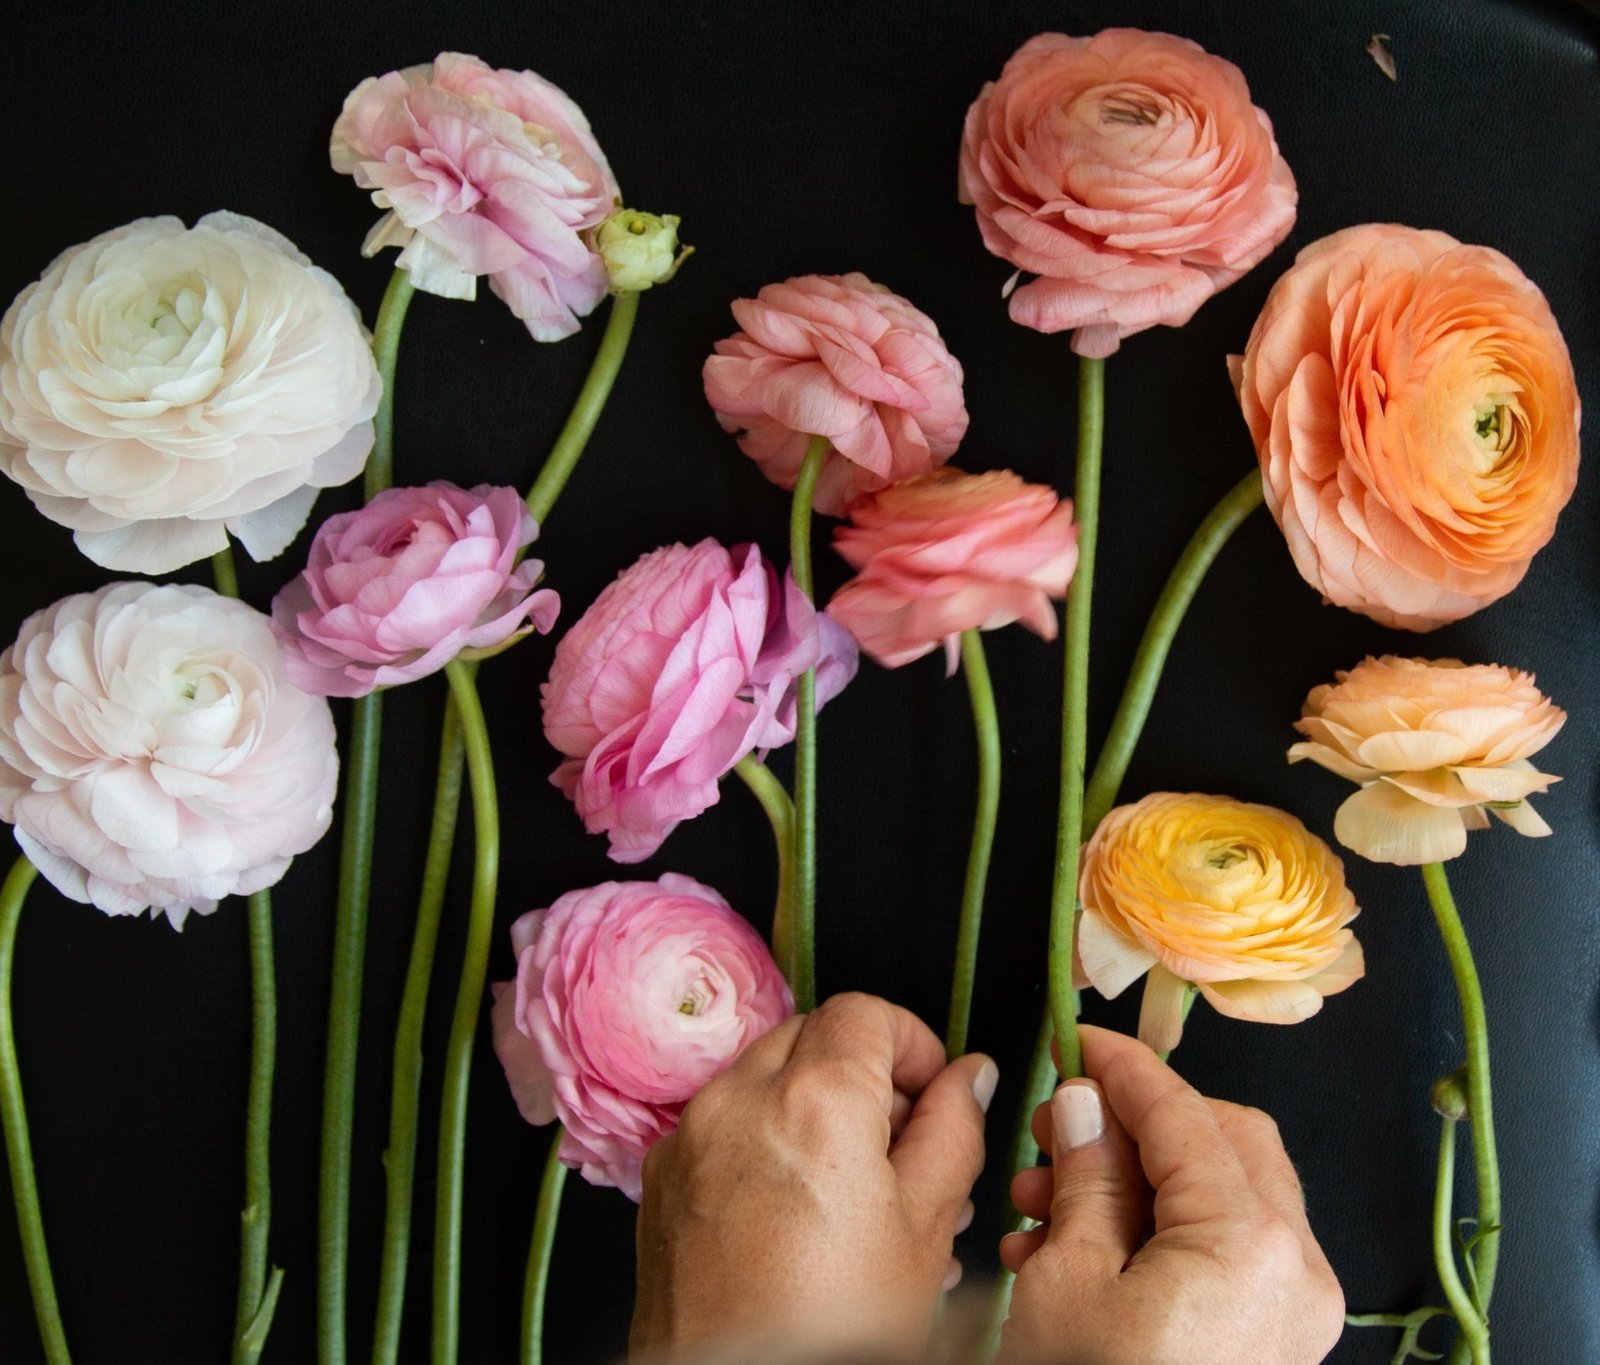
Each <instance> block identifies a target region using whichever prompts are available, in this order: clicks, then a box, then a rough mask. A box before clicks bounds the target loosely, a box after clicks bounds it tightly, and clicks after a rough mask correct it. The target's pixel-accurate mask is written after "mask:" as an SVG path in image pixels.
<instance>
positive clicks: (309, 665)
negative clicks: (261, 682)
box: [272, 480, 561, 697]
mask: <svg viewBox="0 0 1600 1365" xmlns="http://www.w3.org/2000/svg"><path fill="white" fill-rule="evenodd" d="M538 534H539V528H538V525H537V524H536V523H535V522H534V520H533V517H532V516H531V515H530V514H529V512H528V509H527V507H526V506H525V505H524V503H523V501H522V496H521V494H519V493H518V492H517V490H516V489H515V488H494V487H490V486H489V485H483V486H480V487H478V488H474V489H471V490H468V489H464V488H458V487H456V485H455V484H453V483H445V482H443V481H442V480H441V481H439V482H436V483H430V484H428V485H427V486H426V487H422V488H391V489H388V490H387V491H386V492H383V493H379V494H378V496H377V497H375V498H373V500H372V501H371V502H369V503H368V504H367V505H366V506H365V507H361V508H358V509H357V510H356V511H354V512H343V513H340V514H339V515H338V516H335V517H329V518H328V520H327V521H325V522H324V523H323V524H322V527H321V529H320V530H318V532H317V535H316V539H315V540H313V541H312V542H311V555H310V559H309V562H308V563H307V565H306V568H305V571H304V572H303V573H302V574H300V576H299V577H298V578H296V579H294V580H293V581H292V582H290V583H289V584H287V585H286V586H285V587H284V588H283V590H282V591H281V592H279V594H278V595H277V597H275V598H274V599H273V602H272V628H273V631H274V633H275V634H276V635H277V636H278V639H279V640H280V641H282V643H283V649H284V656H285V664H286V665H287V667H288V670H289V676H290V678H292V679H293V680H294V683H295V686H297V687H299V688H301V689H302V690H303V691H306V692H310V693H313V694H315V695H317V696H323V697H364V696H366V695H367V693H369V692H371V691H373V690H374V689H375V688H379V687H392V686H394V685H395V684H397V683H407V682H414V681H416V679H418V678H423V677H426V676H427V675H428V674H430V673H436V672H438V671H439V670H440V669H441V668H443V667H444V666H445V665H446V664H447V663H449V662H450V660H451V659H453V658H455V656H456V655H457V654H459V653H460V652H461V651H462V650H464V649H490V648H492V647H494V646H495V645H499V644H503V643H504V642H505V641H506V640H508V639H510V638H511V636H512V635H514V634H515V633H516V632H517V631H518V630H522V629H525V628H528V629H533V630H537V631H540V632H541V633H543V632H545V631H548V630H549V629H550V627H551V626H553V625H554V624H555V620H556V613H557V612H558V611H559V610H560V607H561V599H560V598H559V597H557V595H556V594H555V593H553V592H552V591H550V589H548V588H541V589H539V590H538V591H537V592H536V591H534V587H535V585H536V584H537V583H538V581H539V579H540V577H541V576H542V575H543V573H544V564H543V563H542V562H541V561H539V560H537V559H525V560H523V561H522V562H521V564H518V563H517V556H518V554H519V553H520V552H521V550H522V549H523V547H524V546H526V545H529V544H531V543H532V541H533V540H534V538H535V537H536V536H537V535H538Z"/></svg>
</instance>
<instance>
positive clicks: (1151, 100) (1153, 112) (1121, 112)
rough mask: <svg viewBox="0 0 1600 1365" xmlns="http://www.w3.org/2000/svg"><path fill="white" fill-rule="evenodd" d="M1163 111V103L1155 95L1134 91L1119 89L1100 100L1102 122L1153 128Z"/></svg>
mask: <svg viewBox="0 0 1600 1365" xmlns="http://www.w3.org/2000/svg"><path fill="white" fill-rule="evenodd" d="M1161 113H1162V110H1161V105H1160V104H1159V103H1157V102H1156V99H1155V97H1154V96H1153V95H1139V94H1136V93H1134V92H1133V91H1126V90H1125V91H1119V92H1118V93H1117V94H1115V95H1111V96H1108V97H1107V98H1106V99H1103V100H1101V101H1100V122H1101V123H1122V124H1127V125H1129V126H1133V127H1145V128H1153V127H1155V125H1156V124H1158V123H1160V122H1161Z"/></svg>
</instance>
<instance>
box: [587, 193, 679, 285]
mask: <svg viewBox="0 0 1600 1365" xmlns="http://www.w3.org/2000/svg"><path fill="white" fill-rule="evenodd" d="M679 221H680V219H679V218H678V216H677V215H676V214H674V213H669V214H666V215H665V216H660V215H657V214H654V213H640V212H639V211H638V210H637V209H618V210H617V211H616V212H615V213H613V214H612V215H611V216H610V217H609V218H607V219H606V220H605V221H604V222H603V223H601V224H600V226H599V227H597V228H596V229H595V233H594V246H595V250H596V251H598V252H599V253H600V259H601V260H603V261H604V262H605V264H606V274H607V276H608V277H609V278H610V280H611V292H612V293H613V294H635V293H638V292H639V291H641V290H644V289H648V288H650V286H651V285H653V284H665V283H666V282H667V281H668V280H670V279H671V278H672V277H673V276H674V275H675V274H677V273H678V267H679V266H680V265H682V264H683V263H684V261H685V259H686V258H687V257H688V256H689V254H690V253H691V252H692V251H693V250H694V248H693V247H692V246H686V247H683V248H681V249H680V248H679V245H678V223H679Z"/></svg>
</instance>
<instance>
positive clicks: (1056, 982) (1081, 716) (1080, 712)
mask: <svg viewBox="0 0 1600 1365" xmlns="http://www.w3.org/2000/svg"><path fill="white" fill-rule="evenodd" d="M1104 434H1105V361H1103V360H1095V359H1091V358H1090V357H1088V356H1082V357H1080V358H1079V361H1078V468H1077V474H1076V477H1075V479H1074V482H1073V487H1072V498H1073V517H1074V519H1075V520H1076V521H1077V524H1078V567H1077V570H1076V571H1075V572H1074V573H1073V575H1072V587H1071V589H1070V590H1069V592H1068V595H1067V628H1066V632H1065V634H1066V666H1065V669H1064V670H1063V676H1062V694H1061V805H1060V815H1059V818H1058V820H1057V823H1056V860H1055V876H1054V879H1053V881H1052V883H1051V887H1050V959H1049V963H1050V1012H1051V1014H1052V1015H1053V1016H1054V1018H1055V1026H1056V1042H1057V1047H1058V1048H1059V1050H1060V1054H1061V1075H1062V1077H1063V1078H1068V1079H1070V1078H1071V1077H1073V1076H1081V1075H1082V1074H1083V1052H1082V1049H1081V1048H1080V1047H1079V1045H1078V1021H1077V1018H1076V1015H1075V1012H1074V1010H1073V1003H1072V1002H1073V991H1072V938H1073V933H1074V931H1075V929H1076V927H1077V925H1076V920H1077V910H1078V859H1079V855H1080V853H1081V852H1082V843H1083V780H1084V774H1085V766H1086V763H1085V754H1086V751H1087V749H1088V725H1089V715H1088V708H1089V615H1090V611H1091V609H1092V605H1093V599H1094V553H1095V542H1096V540H1097V539H1098V537H1099V523H1100V446H1101V441H1102V438H1103V437H1104Z"/></svg>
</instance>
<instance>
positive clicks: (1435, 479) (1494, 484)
mask: <svg viewBox="0 0 1600 1365" xmlns="http://www.w3.org/2000/svg"><path fill="white" fill-rule="evenodd" d="M1229 368H1230V370H1231V372H1232V374H1233V379H1234V385H1235V387H1236V388H1237V389H1238V393H1239V402H1240V405H1241V406H1242V407H1243V409H1244V417H1245V421H1246V422H1248V423H1249V425H1250V433H1251V435H1252V436H1253V437H1254V438H1255V444H1256V450H1257V454H1258V455H1259V457H1260V460H1261V469H1262V473H1263V475H1264V477H1265V483H1266V499H1267V506H1268V507H1269V508H1271V510H1272V515H1273V516H1274V517H1275V518H1276V519H1277V522H1278V525H1279V526H1280V527H1281V528H1282V529H1283V533H1284V536H1285V538H1286V539H1287V540H1288V542H1289V551H1290V553H1291V554H1292V555H1293V556H1294V562H1295V565H1296V567H1297V568H1298V569H1299V570H1300V572H1301V574H1302V575H1303V576H1304V578H1305V579H1306V581H1307V582H1308V583H1310V584H1311V585H1312V587H1314V588H1317V589H1318V590H1319V591H1320V592H1321V593H1322V595H1323V597H1324V598H1325V599H1326V600H1327V601H1329V602H1332V603H1335V604H1337V605H1338V606H1341V607H1349V608H1351V609H1352V610H1354V611H1359V612H1362V613H1364V614H1365V615H1367V616H1370V617H1372V618H1373V619H1374V620H1377V621H1381V622H1382V623H1383V624H1385V625H1389V626H1398V627H1404V628H1406V629H1409V630H1430V629H1432V628H1433V627H1434V626H1438V625H1442V624H1444V623H1445V622H1447V621H1455V620H1459V619H1460V618H1461V617H1463V616H1468V615H1471V613H1473V612H1475V611H1477V610H1478V609H1479V608H1480V607H1483V606H1487V605H1488V604H1489V603H1490V602H1493V601H1495V600H1496V599H1497V598H1500V597H1504V596H1505V594H1506V593H1508V592H1510V591H1511V589H1512V588H1514V587H1516V585H1517V584H1518V582H1520V581H1521V579H1522V576H1523V574H1524V573H1526V572H1527V569H1528V564H1529V561H1530V560H1531V559H1532V558H1533V556H1534V554H1535V553H1536V552H1537V551H1538V550H1539V549H1540V548H1541V547H1542V546H1543V545H1544V544H1545V543H1546V542H1547V541H1548V540H1549V539H1550V537H1551V535H1552V534H1554V532H1555V525H1556V516H1557V514H1558V513H1559V512H1560V511H1561V509H1562V507H1564V506H1565V505H1566V502H1567V499H1568V498H1569V497H1571V495H1572V489H1573V486H1574V484H1575V482H1576V480H1577V475H1578V416H1579V411H1578V393H1577V386H1576V383H1575V381H1574V379H1573V373H1572V361H1571V359H1570V357H1569V356H1568V355H1567V348H1566V343H1565V342H1563V341H1562V339H1561V331H1560V329H1559V328H1558V327H1557V326H1556V320H1555V318H1554V317H1553V316H1552V315H1551V312H1550V307H1549V305H1548V304H1547V303H1546V302H1545V298H1544V295H1543V294H1541V293H1540V292H1539V290H1538V288H1537V287H1536V286H1535V285H1534V284H1533V283H1532V282H1531V281H1530V280H1529V279H1528V278H1527V277H1526V276H1525V275H1523V273H1522V272H1521V271H1520V270H1518V269H1517V267H1516V266H1515V265H1514V264H1513V263H1512V262H1511V261H1510V260H1508V259H1507V258H1506V257H1504V256H1502V255H1501V254H1500V253H1499V252H1498V251H1491V250H1490V249H1489V248H1488V247H1481V246H1464V245H1462V244H1461V243H1460V242H1458V241H1456V240H1455V238H1453V237H1449V236H1446V235H1445V234H1444V233H1442V232H1422V231H1418V230H1417V229H1414V228H1407V227H1397V226H1394V225H1392V224H1374V225H1369V226H1366V227H1353V228H1346V229H1345V230H1344V231H1343V232H1336V233H1334V234H1333V235H1332V236H1331V237H1324V238H1323V239H1322V240H1321V241H1318V242H1313V243H1312V244H1311V245H1310V246H1308V247H1306V249H1305V250H1304V251H1302V252H1301V253H1300V255H1299V257H1298V258H1297V259H1296V261H1295V263H1294V265H1293V266H1292V267H1291V268H1290V270H1289V272H1288V273H1287V274H1286V275H1284V277H1283V278H1282V279H1281V280H1279V281H1278V283H1277V284H1276V285H1274V286H1273V289H1272V292H1271V294H1270V295H1268V297H1267V303H1266V307H1265V308H1264V309H1263V310H1262V313H1261V316H1260V318H1258V319H1257V321H1256V325H1255V328H1254V330H1252V332H1251V333H1250V341H1249V344H1248V345H1247V346H1246V348H1245V353H1244V355H1243V356H1233V357H1230V359H1229Z"/></svg>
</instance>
